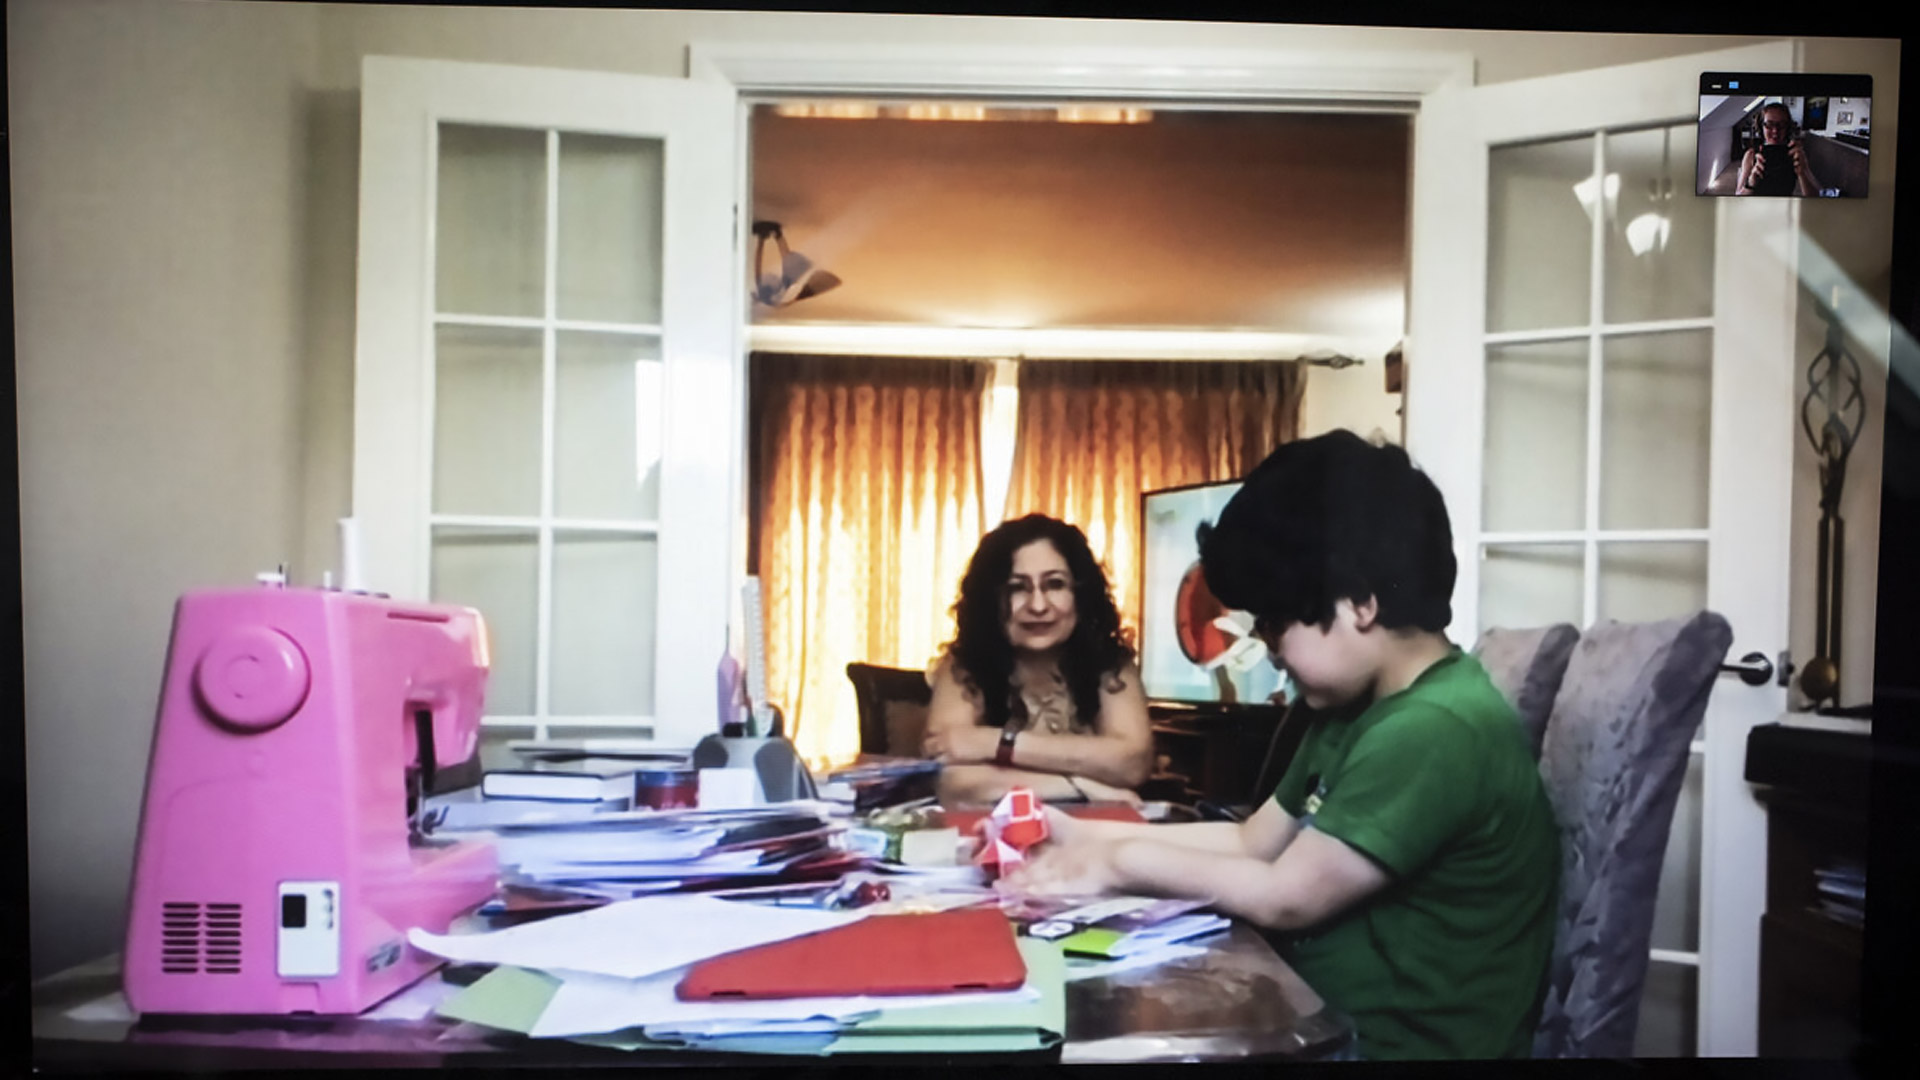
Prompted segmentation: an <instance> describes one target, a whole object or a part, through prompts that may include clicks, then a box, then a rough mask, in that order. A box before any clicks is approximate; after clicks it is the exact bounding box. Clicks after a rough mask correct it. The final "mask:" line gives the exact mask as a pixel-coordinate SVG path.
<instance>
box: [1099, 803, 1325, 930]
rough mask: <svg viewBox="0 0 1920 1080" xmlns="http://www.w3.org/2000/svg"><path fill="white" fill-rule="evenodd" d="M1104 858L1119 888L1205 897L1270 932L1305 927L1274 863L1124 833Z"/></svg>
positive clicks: (1196, 898) (1216, 906) (1163, 894)
mask: <svg viewBox="0 0 1920 1080" xmlns="http://www.w3.org/2000/svg"><path fill="white" fill-rule="evenodd" d="M1196 824H1227V823H1225V822H1199V823H1196ZM1107 857H1108V860H1109V862H1110V864H1111V868H1112V871H1113V876H1114V879H1115V888H1116V890H1117V891H1119V892H1122V893H1135V892H1143V893H1148V894H1151V895H1155V896H1177V897H1182V898H1185V899H1190V900H1204V901H1206V902H1207V904H1208V905H1209V906H1211V907H1213V908H1215V909H1216V910H1219V911H1222V912H1225V913H1227V914H1229V915H1237V916H1239V917H1241V918H1243V919H1246V920H1248V921H1250V922H1253V923H1255V924H1258V925H1260V926H1264V927H1267V928H1269V929H1274V930H1288V929H1295V928H1297V927H1300V926H1303V925H1306V920H1305V918H1304V916H1303V914H1302V912H1301V911H1300V910H1299V905H1297V904H1293V903H1291V902H1290V901H1289V896H1288V893H1289V890H1288V889H1287V888H1286V885H1285V883H1284V882H1282V881H1279V880H1278V879H1277V878H1276V876H1275V874H1274V867H1273V864H1272V863H1269V862H1266V861H1264V860H1261V859H1256V858H1253V857H1251V856H1248V855H1246V854H1244V853H1238V852H1233V853H1229V852H1225V851H1219V850H1209V849H1207V848H1201V847H1188V846H1185V845H1181V844H1170V843H1164V842H1161V841H1159V840H1156V839H1154V838H1151V837H1145V836H1129V837H1123V838H1117V839H1115V840H1114V841H1113V843H1112V846H1111V847H1110V848H1109V850H1108V856H1107Z"/></svg>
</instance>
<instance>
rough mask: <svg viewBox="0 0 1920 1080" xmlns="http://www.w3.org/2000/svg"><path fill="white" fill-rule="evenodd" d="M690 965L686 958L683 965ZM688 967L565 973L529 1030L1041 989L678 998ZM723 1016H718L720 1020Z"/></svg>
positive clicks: (728, 1018) (886, 1005) (745, 1016)
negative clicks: (636, 974)
mask: <svg viewBox="0 0 1920 1080" xmlns="http://www.w3.org/2000/svg"><path fill="white" fill-rule="evenodd" d="M688 966H691V965H688ZM686 974H687V967H686V966H683V967H678V968H674V969H673V970H670V971H662V972H659V973H657V974H654V975H649V976H647V977H645V978H641V979H616V978H610V977H608V976H604V975H575V974H569V975H567V976H566V977H565V978H564V979H563V980H562V981H561V983H560V987H559V989H557V990H555V991H554V995H553V1000H552V1001H549V1002H548V1003H547V1008H546V1011H545V1012H543V1013H541V1014H540V1019H539V1021H538V1022H537V1023H535V1024H534V1026H533V1031H532V1034H533V1036H534V1037H536V1038H545V1037H548V1036H568V1035H598V1034H601V1033H604V1032H608V1031H619V1030H620V1029H622V1028H629V1027H639V1026H642V1025H644V1026H645V1027H647V1028H648V1030H650V1031H651V1030H656V1029H657V1030H661V1031H670V1030H671V1031H680V1030H692V1029H690V1028H682V1027H677V1026H675V1025H693V1024H705V1025H718V1026H717V1027H711V1028H709V1029H708V1030H707V1032H706V1033H708V1034H713V1033H715V1032H716V1031H727V1032H741V1031H750V1030H754V1029H755V1028H757V1027H758V1026H759V1025H761V1024H762V1023H765V1022H772V1021H779V1022H787V1021H794V1020H806V1019H810V1018H815V1017H819V1018H825V1019H830V1020H834V1021H846V1020H850V1019H851V1018H853V1017H856V1016H863V1015H865V1014H867V1013H872V1012H877V1011H879V1010H881V1009H912V1008H920V1007H924V1006H928V1005H947V1004H955V1003H960V1002H969V1003H974V1004H983V1005H984V1004H992V1003H996V1002H1005V1003H1021V1002H1029V1001H1036V1000H1038V999H1039V997H1040V991H1039V990H1038V989H1036V988H1034V987H1031V986H1023V987H1021V988H1019V989H1017V990H988V991H979V992H969V993H960V994H920V995H899V996H873V995H861V996H857V997H814V998H782V999H778V1000H768V1001H752V1000H741V999H737V998H736V999H731V1000H727V1001H681V1000H680V999H679V998H678V997H675V996H674V987H675V986H677V985H679V983H680V980H681V979H682V978H684V977H685V976H686ZM723 1022H724V1023H723Z"/></svg>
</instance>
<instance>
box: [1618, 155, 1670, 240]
mask: <svg viewBox="0 0 1920 1080" xmlns="http://www.w3.org/2000/svg"><path fill="white" fill-rule="evenodd" d="M1647 202H1648V204H1649V205H1650V206H1651V207H1652V209H1650V210H1647V211H1646V212H1644V213H1642V214H1641V215H1640V216H1638V217H1636V218H1634V219H1633V220H1632V221H1629V222H1627V247H1628V248H1629V249H1631V250H1632V252H1633V253H1634V254H1635V255H1645V254H1647V253H1648V252H1650V251H1656V250H1657V251H1665V250H1667V237H1668V236H1669V235H1670V234H1672V232H1673V218H1672V217H1671V216H1669V214H1668V209H1669V204H1671V203H1672V202H1673V129H1672V128H1668V129H1667V130H1666V131H1665V132H1664V133H1662V138H1661V147H1660V175H1658V176H1656V177H1654V178H1653V179H1651V180H1649V181H1647Z"/></svg>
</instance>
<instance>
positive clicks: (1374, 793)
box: [998, 431, 1561, 1059]
mask: <svg viewBox="0 0 1920 1080" xmlns="http://www.w3.org/2000/svg"><path fill="white" fill-rule="evenodd" d="M1200 564H1201V568H1202V571H1203V572H1204V573H1205V574H1206V579H1207V586H1208V588H1210V589H1211V590H1212V591H1213V594H1214V595H1215V596H1217V597H1219V598H1220V601H1221V602H1222V603H1224V604H1226V605H1228V606H1229V607H1232V608H1234V609H1236V610H1240V611H1247V612H1251V613H1253V614H1254V616H1255V618H1256V623H1255V629H1254V632H1255V633H1256V634H1258V635H1260V636H1261V637H1262V638H1263V639H1264V640H1265V643H1266V645H1267V648H1268V650H1269V655H1270V656H1271V657H1272V659H1273V661H1274V663H1275V665H1276V666H1279V667H1281V668H1284V669H1285V671H1286V672H1287V674H1288V675H1289V677H1290V678H1291V680H1292V682H1293V685H1294V686H1295V688H1296V690H1297V692H1298V694H1299V697H1300V700H1301V701H1303V702H1304V703H1305V705H1306V707H1307V708H1308V709H1310V710H1312V713H1311V715H1312V726H1311V727H1309V728H1308V730H1307V731H1306V733H1305V735H1304V737H1303V740H1302V742H1301V745H1300V749H1299V750H1298V751H1297V752H1296V753H1295V755H1294V757H1293V759H1292V760H1291V762H1290V763H1289V764H1288V766H1287V769H1286V771H1285V773H1284V774H1283V775H1282V777H1281V779H1280V781H1279V784H1278V785H1277V787H1276V789H1275V791H1274V792H1273V795H1272V797H1271V798H1269V799H1268V800H1267V801H1266V803H1265V804H1264V805H1263V806H1261V808H1260V809H1259V810H1258V811H1257V812H1255V813H1254V814H1253V815H1252V816H1250V817H1249V818H1247V819H1246V820H1245V821H1242V822H1219V821H1203V822H1181V823H1171V824H1146V823H1127V822H1116V821H1089V820H1082V819H1076V818H1072V817H1069V816H1067V815H1064V814H1061V813H1060V812H1059V811H1058V810H1057V809H1055V808H1052V807H1048V808H1047V811H1046V814H1047V824H1048V828H1049V832H1050V836H1049V838H1048V839H1047V840H1046V841H1044V842H1042V843H1041V844H1040V845H1038V846H1037V847H1036V848H1035V849H1033V850H1032V851H1030V852H1029V853H1028V854H1029V858H1028V860H1027V861H1026V862H1025V863H1023V864H1022V865H1021V866H1019V867H1017V868H1016V869H1014V870H1013V871H1011V872H1010V873H1009V874H1007V875H1006V876H1005V877H1004V878H1002V879H1001V881H1000V883H999V886H998V887H1000V888H1001V889H1003V890H1005V891H1008V892H1012V893H1016V894H1036V893H1037V894H1049V893H1052V894H1067V895H1090V894H1097V893H1103V892H1118V893H1125V894H1141V893H1144V894H1148V895H1159V896H1177V897H1186V898H1190V899H1198V900H1204V901H1206V902H1207V903H1209V904H1210V905H1211V906H1213V907H1214V908H1215V909H1216V910H1219V911H1222V912H1226V913H1228V914H1232V915H1236V916H1239V917H1241V918H1243V919H1246V920H1248V921H1250V922H1253V923H1255V924H1257V925H1260V926H1262V927H1265V928H1267V929H1268V930H1270V931H1274V932H1275V933H1274V937H1273V940H1274V941H1275V944H1276V946H1277V947H1278V948H1279V949H1280V951H1281V953H1282V955H1283V956H1284V957H1285V958H1286V959H1287V961H1288V963H1290V964H1291V965H1292V966H1293V968H1294V970H1295V971H1297V972H1298V973H1299V974H1300V976H1301V978H1303V979H1305V980H1306V982H1307V984H1308V985H1309V986H1311V987H1313V988H1314V990H1316V991H1317V992H1319V994H1320V996H1321V997H1323V998H1324V999H1325V1000H1326V1001H1327V1003H1328V1004H1329V1005H1331V1006H1332V1007H1334V1008H1335V1009H1338V1010H1339V1011H1341V1012H1343V1013H1345V1014H1346V1015H1347V1016H1349V1017H1351V1018H1352V1020H1353V1022H1354V1031H1355V1039H1356V1046H1357V1051H1358V1056H1359V1057H1361V1058H1364V1059H1417V1058H1501V1057H1526V1056H1528V1055H1529V1054H1530V1053H1531V1051H1532V1046H1533V1035H1534V1028H1535V1026H1536V1024H1537V1023H1538V1019H1539V1014H1540V1010H1541V1004H1542V1001H1543V999H1544V994H1545V990H1546V979H1547V973H1548V964H1549V961H1550V959H1551V955H1552V950H1553V940H1554V928H1555V919H1556V914H1557V909H1558V897H1559V888H1560V875H1561V854H1560V833H1559V828H1558V826H1557V824H1556V823H1555V820H1554V816H1553V810H1552V807H1551V805H1550V804H1549V803H1548V801H1547V795H1546V789H1545V786H1544V784H1543V783H1542V782H1541V779H1540V771H1539V768H1538V766H1537V764H1536V763H1535V761H1534V757H1533V753H1532V750H1531V748H1530V747H1529V746H1528V744H1527V740H1526V736H1525V734H1524V733H1523V731H1522V728H1521V724H1520V721H1519V719H1518V718H1517V717H1516V716H1515V714H1514V711H1513V708H1512V706H1511V705H1509V704H1508V703H1507V701H1506V699H1505V698H1504V697H1503V696H1502V695H1501V693H1500V691H1499V690H1498V689H1497V688H1495V687H1494V685H1493V684H1492V682H1491V681H1490V680H1489V679H1488V677H1487V673H1486V671H1485V670H1484V669H1483V668H1482V667H1481V666H1480V663H1479V661H1477V660H1476V659H1474V657H1473V656H1472V655H1470V654H1468V653H1465V652H1463V651H1462V650H1461V649H1460V648H1458V647H1457V646H1455V645H1454V644H1453V643H1452V642H1451V641H1450V640H1449V639H1448V638H1447V637H1446V636H1445V634H1444V633H1443V631H1444V630H1445V628H1446V626H1447V624H1448V623H1449V622H1450V621H1451V618H1452V610H1451V598H1452V595H1453V587H1454V578H1455V575H1456V570H1457V567H1456V563H1455V559H1454V554H1453V538H1452V532H1451V527H1450V526H1449V524H1448V520H1447V511H1446V505H1445V503H1444V501H1443V500H1442V498H1441V495H1440V491H1439V489H1438V488H1437V487H1435V486H1434V483H1433V481H1432V480H1431V479H1429V478H1428V477H1427V476H1426V475H1425V474H1424V473H1422V472H1420V471H1419V470H1418V469H1416V468H1415V467H1414V466H1413V464H1412V462H1411V461H1410V460H1409V458H1408V457H1407V454H1406V452H1405V451H1404V450H1402V449H1400V448H1399V447H1396V446H1392V445H1383V446H1375V445H1371V444H1369V443H1368V442H1367V441H1366V440H1363V439H1361V438H1360V437H1359V436H1357V435H1355V434H1353V433H1352V432H1348V431H1334V432H1330V433H1328V434H1326V435H1322V436H1317V437H1314V438H1310V439H1301V440H1297V441H1294V442H1290V443H1286V444H1284V445H1282V446H1281V447H1280V448H1279V449H1277V450H1275V451H1274V452H1273V453H1272V454H1271V455H1269V456H1268V457H1267V459H1266V460H1265V461H1264V462H1262V463H1261V464H1260V465H1259V466H1258V467H1257V468H1255V469H1254V470H1253V471H1252V472H1251V473H1249V474H1248V476H1247V478H1246V480H1245V482H1244V483H1243V485H1242V487H1241V489H1240V491H1239V492H1238V493H1236V494H1235V495H1234V497H1233V499H1232V500H1231V501H1230V502H1229V503H1228V504H1227V506H1226V507H1225V508H1224V509H1223V510H1222V511H1221V512H1220V516H1219V519H1218V521H1217V523H1216V524H1215V525H1213V526H1212V527H1211V528H1210V529H1208V530H1207V532H1206V533H1205V535H1204V537H1203V538H1202V541H1201V545H1200Z"/></svg>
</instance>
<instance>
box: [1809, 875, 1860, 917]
mask: <svg viewBox="0 0 1920 1080" xmlns="http://www.w3.org/2000/svg"><path fill="white" fill-rule="evenodd" d="M1813 878H1814V890H1815V893H1816V896H1817V902H1816V904H1815V905H1814V907H1813V910H1814V911H1815V912H1816V913H1817V914H1819V915H1822V916H1825V917H1826V918H1829V919H1832V920H1833V921H1834V922H1837V923H1841V924H1844V925H1846V926H1851V927H1854V928H1855V929H1858V928H1860V927H1863V926H1865V925H1866V923H1867V869H1866V867H1864V866H1861V865H1860V864H1858V863H1850V862H1841V863H1835V864H1834V865H1832V866H1828V867H1823V868H1821V869H1818V870H1815V871H1814V872H1813Z"/></svg>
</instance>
